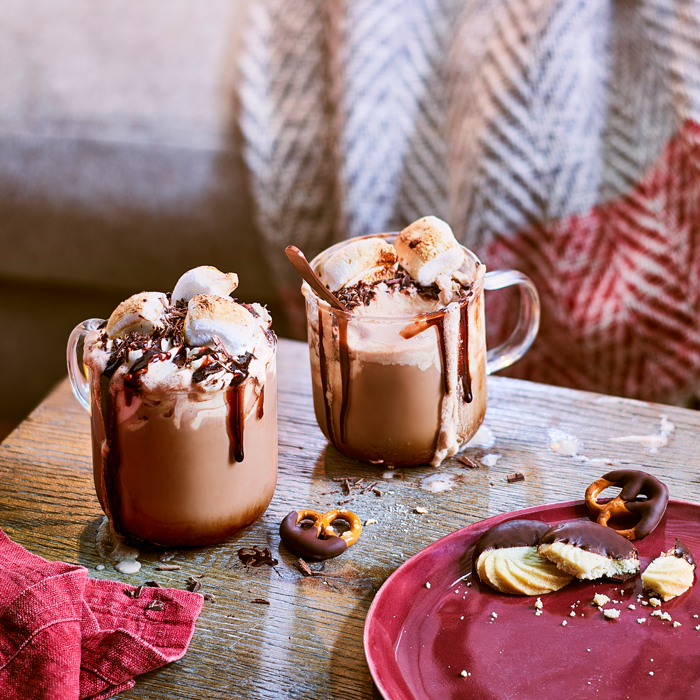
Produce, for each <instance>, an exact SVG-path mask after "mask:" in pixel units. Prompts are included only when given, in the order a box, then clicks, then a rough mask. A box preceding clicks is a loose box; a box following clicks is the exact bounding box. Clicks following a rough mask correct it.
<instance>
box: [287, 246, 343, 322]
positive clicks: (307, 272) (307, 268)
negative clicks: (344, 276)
mask: <svg viewBox="0 0 700 700" xmlns="http://www.w3.org/2000/svg"><path fill="white" fill-rule="evenodd" d="M284 252H285V253H286V254H287V257H288V258H289V262H290V263H292V265H294V269H295V270H296V271H297V272H298V273H299V274H300V275H301V278H302V279H303V280H304V281H305V282H306V283H307V284H308V285H309V287H311V289H313V290H314V292H316V294H318V296H320V297H321V299H323V300H324V301H327V302H328V303H329V304H330V305H331V306H332V307H333V308H335V309H338V311H347V309H346V308H345V305H344V304H343V303H342V302H341V301H340V300H339V299H338V298H336V297H335V295H334V294H332V293H331V291H330V290H329V289H328V287H326V285H325V284H323V282H321V280H320V279H319V276H318V275H317V274H316V273H315V272H314V271H313V269H312V267H311V265H309V261H308V260H307V259H306V256H305V255H304V253H302V252H301V251H300V250H299V248H297V247H296V246H295V245H288V246H287V247H286V248H285V249H284Z"/></svg>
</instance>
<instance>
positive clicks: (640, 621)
mask: <svg viewBox="0 0 700 700" xmlns="http://www.w3.org/2000/svg"><path fill="white" fill-rule="evenodd" d="M646 621H647V619H646V617H638V618H637V622H638V623H639V624H640V625H641V624H643V623H644V622H646Z"/></svg>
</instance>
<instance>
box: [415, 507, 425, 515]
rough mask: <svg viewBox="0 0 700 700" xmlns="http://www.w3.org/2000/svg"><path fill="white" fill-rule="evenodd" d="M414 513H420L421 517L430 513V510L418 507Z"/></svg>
mask: <svg viewBox="0 0 700 700" xmlns="http://www.w3.org/2000/svg"><path fill="white" fill-rule="evenodd" d="M413 512H414V513H418V514H419V515H423V514H424V513H427V512H428V509H427V508H423V506H416V507H415V508H414V509H413Z"/></svg>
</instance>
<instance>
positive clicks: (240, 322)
mask: <svg viewBox="0 0 700 700" xmlns="http://www.w3.org/2000/svg"><path fill="white" fill-rule="evenodd" d="M237 279H238V278H237V276H236V275H235V274H233V273H228V274H226V275H225V274H224V273H221V272H219V271H218V270H216V268H211V267H204V268H195V269H194V270H190V271H188V272H186V273H185V274H184V275H183V276H182V277H181V278H180V280H179V281H178V283H177V284H176V285H175V288H176V289H178V288H179V289H180V296H181V298H180V299H178V300H173V299H172V298H168V296H169V295H166V294H163V293H161V292H142V293H140V294H135V295H134V296H132V297H130V298H129V299H127V300H126V301H124V302H122V303H121V304H120V305H119V306H118V307H117V308H116V309H115V311H114V312H113V313H112V315H111V317H110V319H109V321H107V322H106V323H105V324H104V326H103V327H101V328H99V329H97V330H95V331H91V332H90V333H88V334H87V336H86V338H85V350H84V354H83V359H84V362H85V364H86V365H87V366H88V367H89V369H90V370H91V371H92V372H93V373H95V374H98V375H102V376H103V377H105V378H107V379H109V381H110V387H111V390H112V391H115V392H117V391H119V390H120V389H124V388H127V389H130V390H132V392H134V393H135V394H137V395H140V394H152V393H163V394H167V393H172V392H187V394H188V398H189V399H190V400H194V401H197V400H205V399H207V398H209V397H210V395H211V394H212V393H214V392H217V391H220V390H221V389H224V388H226V387H228V386H231V385H232V384H239V383H241V382H242V381H243V380H244V379H246V378H247V377H253V378H254V379H255V380H256V381H255V382H253V384H257V385H258V386H260V387H261V386H263V385H264V381H265V369H266V366H267V364H268V362H269V361H270V359H271V358H272V357H273V354H274V350H275V345H276V337H275V334H274V332H273V331H272V330H271V329H270V325H271V323H272V319H271V318H270V315H269V313H268V312H267V310H266V309H265V308H264V307H262V306H261V305H260V304H240V303H238V302H236V301H234V300H233V299H231V298H229V297H227V296H221V295H220V294H214V293H208V294H201V293H197V294H194V295H193V296H191V297H190V298H189V299H188V298H187V297H188V294H189V292H192V291H198V290H199V289H201V288H202V284H203V282H202V280H205V281H206V280H208V281H209V282H210V287H209V288H208V291H209V292H212V291H213V290H218V291H219V292H221V293H222V294H223V293H224V292H225V290H227V289H229V288H230V289H231V290H233V289H234V288H235V284H234V281H235V283H236V284H237ZM183 280H184V282H183ZM183 289H185V290H186V291H187V292H188V293H185V292H183ZM182 295H184V296H182ZM251 391H252V389H251ZM198 397H199V398H198ZM250 398H251V399H254V398H255V397H254V396H251V397H250ZM246 403H248V401H246ZM127 408H128V407H127ZM133 410H136V409H135V408H134V409H133ZM222 410H225V406H223V404H222Z"/></svg>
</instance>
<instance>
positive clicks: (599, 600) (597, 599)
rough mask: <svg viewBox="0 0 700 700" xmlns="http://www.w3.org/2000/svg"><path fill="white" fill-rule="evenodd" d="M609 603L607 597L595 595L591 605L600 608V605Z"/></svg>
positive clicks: (599, 594)
mask: <svg viewBox="0 0 700 700" xmlns="http://www.w3.org/2000/svg"><path fill="white" fill-rule="evenodd" d="M609 602H610V598H608V596H606V595H605V594H603V593H596V594H595V595H594V596H593V603H592V604H593V605H597V606H598V607H600V606H601V605H605V604H606V603H609Z"/></svg>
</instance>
